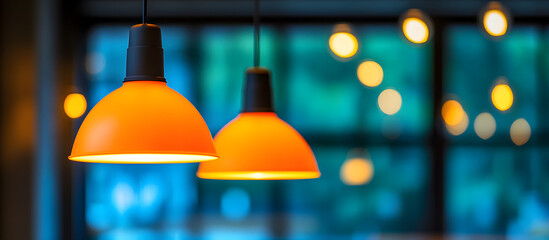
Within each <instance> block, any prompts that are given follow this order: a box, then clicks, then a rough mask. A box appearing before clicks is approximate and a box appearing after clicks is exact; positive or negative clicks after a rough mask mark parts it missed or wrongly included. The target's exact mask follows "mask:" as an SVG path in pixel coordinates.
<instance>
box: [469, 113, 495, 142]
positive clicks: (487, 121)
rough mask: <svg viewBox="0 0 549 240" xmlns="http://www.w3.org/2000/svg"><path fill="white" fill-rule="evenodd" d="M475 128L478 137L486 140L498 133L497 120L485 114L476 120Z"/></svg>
mask: <svg viewBox="0 0 549 240" xmlns="http://www.w3.org/2000/svg"><path fill="white" fill-rule="evenodd" d="M473 127H474V129H475V133H476V134H477V136H478V137H480V138H481V139H484V140H486V139H488V138H491V137H492V136H493V135H494V133H495V132H496V120H495V119H494V117H493V116H492V114H490V113H487V112H483V113H481V114H479V115H478V116H477V117H476V118H475V123H474V125H473Z"/></svg>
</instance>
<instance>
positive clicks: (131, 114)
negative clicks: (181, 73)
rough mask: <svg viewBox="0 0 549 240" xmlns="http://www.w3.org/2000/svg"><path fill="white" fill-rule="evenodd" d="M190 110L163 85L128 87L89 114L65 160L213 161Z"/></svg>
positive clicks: (203, 129) (203, 128)
mask: <svg viewBox="0 0 549 240" xmlns="http://www.w3.org/2000/svg"><path fill="white" fill-rule="evenodd" d="M217 158H218V157H217V154H216V152H215V147H214V143H213V140H212V137H211V134H210V131H209V130H208V126H207V125H206V122H204V119H202V116H200V113H199V112H198V111H197V110H196V108H195V107H194V106H193V105H192V104H191V103H190V102H189V101H188V100H187V99H185V97H183V96H182V95H181V94H179V93H178V92H176V91H175V90H173V89H171V88H169V87H168V86H167V85H166V83H165V82H159V81H130V82H125V83H124V84H123V85H122V87H120V88H118V89H116V90H114V91H113V92H112V93H110V94H108V95H107V96H105V97H104V98H103V99H102V100H101V101H99V102H98V103H97V104H96V105H95V107H93V109H91V110H90V112H89V113H88V115H87V116H86V118H85V119H84V121H83V122H82V125H81V126H80V129H79V130H78V133H77V135H76V138H75V140H74V144H73V147H72V152H71V156H70V157H69V159H70V160H74V161H82V162H99V163H182V162H201V161H207V160H215V159H217Z"/></svg>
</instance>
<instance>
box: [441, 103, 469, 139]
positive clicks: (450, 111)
mask: <svg viewBox="0 0 549 240" xmlns="http://www.w3.org/2000/svg"><path fill="white" fill-rule="evenodd" d="M441 114H442V119H444V125H445V126H446V130H447V131H448V133H450V134H452V135H454V136H458V135H461V134H462V133H464V132H465V130H467V127H469V116H467V113H466V112H465V110H463V107H462V106H461V104H460V103H459V102H458V101H456V100H448V101H446V102H445V103H444V104H443V105H442V111H441Z"/></svg>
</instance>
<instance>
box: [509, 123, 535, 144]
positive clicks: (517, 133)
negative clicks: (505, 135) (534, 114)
mask: <svg viewBox="0 0 549 240" xmlns="http://www.w3.org/2000/svg"><path fill="white" fill-rule="evenodd" d="M531 134H532V130H531V129H530V124H528V121H526V119H524V118H519V119H517V120H515V121H514V122H513V124H511V140H512V141H513V143H514V144H515V145H517V146H522V145H524V144H526V143H527V142H528V140H530V135H531Z"/></svg>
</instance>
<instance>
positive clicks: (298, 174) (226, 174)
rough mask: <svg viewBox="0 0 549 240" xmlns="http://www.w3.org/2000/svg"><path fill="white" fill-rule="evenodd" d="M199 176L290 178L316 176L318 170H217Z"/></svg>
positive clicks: (210, 177) (208, 177)
mask: <svg viewBox="0 0 549 240" xmlns="http://www.w3.org/2000/svg"><path fill="white" fill-rule="evenodd" d="M197 176H198V177H199V178H205V179H223V180H292V179H296V180H297V179H311V178H318V177H320V174H319V173H318V172H291V171H287V172H278V171H273V172H218V173H198V174H197Z"/></svg>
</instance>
